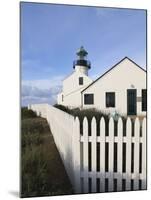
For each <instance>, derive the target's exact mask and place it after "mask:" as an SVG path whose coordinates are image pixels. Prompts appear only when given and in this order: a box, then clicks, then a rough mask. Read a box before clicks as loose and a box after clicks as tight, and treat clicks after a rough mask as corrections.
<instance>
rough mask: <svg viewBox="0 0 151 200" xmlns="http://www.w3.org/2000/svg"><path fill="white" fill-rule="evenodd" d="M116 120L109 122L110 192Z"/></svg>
mask: <svg viewBox="0 0 151 200" xmlns="http://www.w3.org/2000/svg"><path fill="white" fill-rule="evenodd" d="M113 147H114V120H113V118H112V117H111V118H110V120H109V189H108V190H109V192H112V191H113V155H114V148H113Z"/></svg>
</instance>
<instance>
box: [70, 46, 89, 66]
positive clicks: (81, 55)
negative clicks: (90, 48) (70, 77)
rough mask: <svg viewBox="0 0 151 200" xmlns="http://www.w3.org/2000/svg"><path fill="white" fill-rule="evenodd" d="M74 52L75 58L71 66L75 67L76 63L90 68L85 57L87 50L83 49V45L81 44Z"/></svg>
mask: <svg viewBox="0 0 151 200" xmlns="http://www.w3.org/2000/svg"><path fill="white" fill-rule="evenodd" d="M76 54H77V60H75V61H74V62H73V68H75V66H76V65H79V66H84V67H87V68H88V69H90V68H91V63H90V61H88V60H87V59H86V57H87V55H88V52H87V51H86V50H85V49H84V47H83V46H81V47H80V49H78V51H77V53H76Z"/></svg>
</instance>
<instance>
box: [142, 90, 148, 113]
mask: <svg viewBox="0 0 151 200" xmlns="http://www.w3.org/2000/svg"><path fill="white" fill-rule="evenodd" d="M142 111H147V90H146V89H143V90H142Z"/></svg>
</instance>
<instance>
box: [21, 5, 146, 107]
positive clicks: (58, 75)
mask: <svg viewBox="0 0 151 200" xmlns="http://www.w3.org/2000/svg"><path fill="white" fill-rule="evenodd" d="M81 45H83V46H84V47H85V49H86V50H87V51H88V53H89V54H88V59H89V60H90V61H91V64H92V67H91V70H90V72H89V76H90V77H92V78H93V79H95V78H97V77H98V76H100V75H101V74H102V73H103V72H105V71H106V70H108V69H109V68H110V67H112V66H113V65H114V64H116V63H117V62H119V61H120V60H121V59H122V58H123V57H125V56H128V57H129V58H131V59H132V60H134V61H135V62H136V63H137V64H138V65H140V66H141V67H143V68H146V12H145V11H144V10H132V9H115V8H114V9H113V8H99V7H83V6H69V5H57V4H40V3H36V4H35V3H21V79H22V105H23V106H25V105H27V104H28V103H50V104H53V103H55V102H56V95H57V93H58V92H59V91H60V90H61V86H62V80H63V78H64V77H66V76H67V75H68V74H70V73H71V72H72V71H73V68H72V63H73V60H74V59H76V55H75V53H76V50H77V49H78V48H79V47H80V46H81Z"/></svg>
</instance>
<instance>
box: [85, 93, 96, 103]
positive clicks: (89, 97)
mask: <svg viewBox="0 0 151 200" xmlns="http://www.w3.org/2000/svg"><path fill="white" fill-rule="evenodd" d="M84 104H86V105H89V104H90V105H91V104H94V95H93V94H84Z"/></svg>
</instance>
